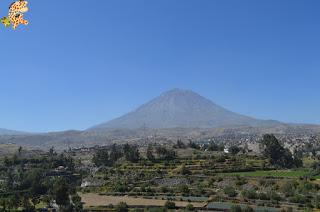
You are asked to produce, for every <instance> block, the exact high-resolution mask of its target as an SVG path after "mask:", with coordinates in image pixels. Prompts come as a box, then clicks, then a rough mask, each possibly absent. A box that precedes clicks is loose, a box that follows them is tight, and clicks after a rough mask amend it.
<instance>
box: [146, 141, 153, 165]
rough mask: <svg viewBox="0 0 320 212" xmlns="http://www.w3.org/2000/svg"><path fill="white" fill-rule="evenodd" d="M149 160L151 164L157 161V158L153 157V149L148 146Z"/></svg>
mask: <svg viewBox="0 0 320 212" xmlns="http://www.w3.org/2000/svg"><path fill="white" fill-rule="evenodd" d="M147 159H148V160H149V161H151V162H153V161H155V157H154V155H153V148H152V146H151V145H148V149H147Z"/></svg>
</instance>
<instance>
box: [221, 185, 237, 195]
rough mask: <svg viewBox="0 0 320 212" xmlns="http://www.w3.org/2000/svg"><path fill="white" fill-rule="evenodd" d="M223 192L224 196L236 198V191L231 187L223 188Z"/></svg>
mask: <svg viewBox="0 0 320 212" xmlns="http://www.w3.org/2000/svg"><path fill="white" fill-rule="evenodd" d="M223 191H224V193H225V194H226V195H228V196H229V197H235V196H237V192H236V190H235V189H234V188H233V187H232V186H228V187H225V188H224V190H223Z"/></svg>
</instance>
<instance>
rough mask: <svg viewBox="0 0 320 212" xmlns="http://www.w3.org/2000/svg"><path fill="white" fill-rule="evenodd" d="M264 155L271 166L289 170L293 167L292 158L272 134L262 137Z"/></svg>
mask: <svg viewBox="0 0 320 212" xmlns="http://www.w3.org/2000/svg"><path fill="white" fill-rule="evenodd" d="M262 144H263V145H264V147H265V148H264V155H265V157H267V158H268V159H269V162H270V163H271V164H272V165H275V166H279V167H285V168H291V167H292V166H293V165H294V162H293V157H292V154H291V152H290V151H289V150H288V149H285V148H284V147H283V146H282V145H281V144H280V142H279V141H278V139H277V138H276V137H275V136H274V135H272V134H266V135H264V136H263V139H262Z"/></svg>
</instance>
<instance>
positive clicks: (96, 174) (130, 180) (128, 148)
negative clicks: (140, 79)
mask: <svg viewBox="0 0 320 212" xmlns="http://www.w3.org/2000/svg"><path fill="white" fill-rule="evenodd" d="M260 144H261V150H262V151H261V152H252V151H250V150H249V149H248V148H247V147H245V146H236V145H234V146H225V145H223V144H222V143H219V142H212V141H210V142H207V143H204V142H192V141H189V142H182V141H180V140H178V141H177V142H167V143H163V144H149V145H146V146H144V145H140V146H138V145H135V144H125V145H115V144H114V145H111V146H106V147H94V148H89V149H78V150H69V151H66V152H64V153H61V154H58V153H56V152H55V151H54V150H53V149H51V150H50V151H49V152H47V153H42V154H36V155H28V156H26V154H24V151H23V150H22V149H19V150H18V151H17V152H16V153H15V154H14V155H13V156H11V157H6V158H4V159H2V165H1V169H0V171H1V172H0V173H1V182H2V183H1V193H0V195H1V196H0V205H1V206H0V210H1V211H37V210H38V211H47V210H48V208H52V209H55V210H59V211H65V212H68V211H70V212H72V211H115V212H126V211H129V210H131V211H143V210H146V211H168V210H177V209H178V210H184V211H194V210H213V211H217V210H227V211H299V210H301V211H312V210H317V209H319V208H320V194H319V189H320V181H318V180H317V179H318V178H319V173H320V165H319V160H318V158H317V157H316V154H313V153H314V152H312V151H309V150H306V149H303V148H301V149H294V150H291V151H289V149H287V148H285V147H284V146H283V144H282V143H281V142H280V141H278V140H277V139H276V137H274V136H273V135H266V136H264V137H263V139H262V140H261V143H260Z"/></svg>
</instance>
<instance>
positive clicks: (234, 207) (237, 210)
mask: <svg viewBox="0 0 320 212" xmlns="http://www.w3.org/2000/svg"><path fill="white" fill-rule="evenodd" d="M230 211H231V212H241V211H242V209H241V207H240V206H239V205H232V206H231V209H230Z"/></svg>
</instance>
